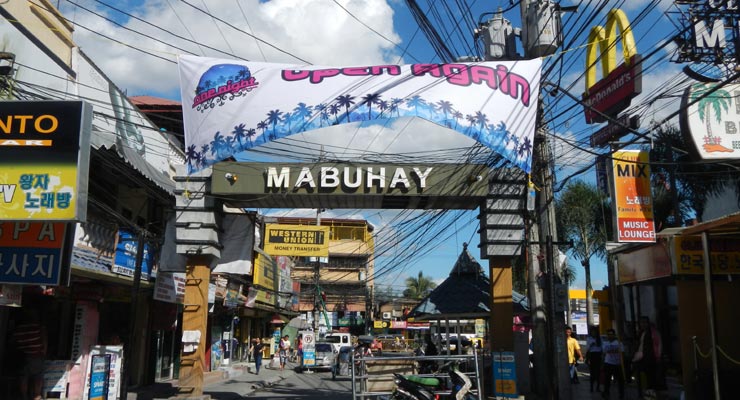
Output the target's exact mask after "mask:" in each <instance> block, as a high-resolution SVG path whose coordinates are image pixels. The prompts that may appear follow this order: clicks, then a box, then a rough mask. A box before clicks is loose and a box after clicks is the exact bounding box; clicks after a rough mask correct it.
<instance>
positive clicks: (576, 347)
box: [565, 326, 583, 384]
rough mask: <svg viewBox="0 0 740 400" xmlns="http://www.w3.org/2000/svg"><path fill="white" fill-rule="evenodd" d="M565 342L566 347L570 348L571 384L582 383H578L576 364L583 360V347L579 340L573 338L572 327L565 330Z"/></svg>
mask: <svg viewBox="0 0 740 400" xmlns="http://www.w3.org/2000/svg"><path fill="white" fill-rule="evenodd" d="M565 338H566V339H565V340H566V346H567V347H568V368H569V372H570V382H571V383H576V384H577V383H581V382H580V381H578V371H577V370H576V363H577V362H578V361H579V360H583V354H581V345H580V344H578V340H576V338H574V337H573V329H571V327H569V326H568V327H566V328H565Z"/></svg>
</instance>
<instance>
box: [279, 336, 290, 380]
mask: <svg viewBox="0 0 740 400" xmlns="http://www.w3.org/2000/svg"><path fill="white" fill-rule="evenodd" d="M278 353H279V356H280V370H281V371H282V370H284V369H285V363H286V362H288V354H290V337H289V336H288V335H285V336H283V338H282V339H280V348H279V349H278Z"/></svg>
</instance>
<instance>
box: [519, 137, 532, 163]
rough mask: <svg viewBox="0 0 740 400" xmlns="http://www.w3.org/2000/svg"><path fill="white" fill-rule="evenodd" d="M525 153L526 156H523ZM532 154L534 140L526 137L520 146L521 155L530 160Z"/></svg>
mask: <svg viewBox="0 0 740 400" xmlns="http://www.w3.org/2000/svg"><path fill="white" fill-rule="evenodd" d="M524 155H526V157H523V156H524ZM530 155H532V142H531V141H530V140H529V138H528V137H525V138H524V143H522V144H521V145H520V146H519V157H523V158H524V159H525V160H528V159H529V156H530Z"/></svg>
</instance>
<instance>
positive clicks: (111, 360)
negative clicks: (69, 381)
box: [83, 346, 123, 400]
mask: <svg viewBox="0 0 740 400" xmlns="http://www.w3.org/2000/svg"><path fill="white" fill-rule="evenodd" d="M101 359H102V360H103V361H101ZM90 360H91V362H90V364H91V367H90V368H88V369H87V373H86V375H85V391H84V394H85V396H84V398H83V400H93V399H101V400H118V398H119V397H120V395H121V393H120V392H121V367H122V366H123V346H92V348H91V349H90ZM95 360H98V361H97V362H98V365H97V366H96V365H95V362H96V361H95ZM103 362H104V364H103ZM104 367H106V368H107V369H105V370H103V368H104ZM103 379H105V380H107V387H105V386H106V385H105V384H104V383H105V381H103ZM94 384H96V385H97V386H93V385H94ZM103 387H105V389H106V390H105V394H101V393H100V391H101V390H100V389H101V388H103ZM93 394H95V396H97V397H93Z"/></svg>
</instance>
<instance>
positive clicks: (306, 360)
mask: <svg viewBox="0 0 740 400" xmlns="http://www.w3.org/2000/svg"><path fill="white" fill-rule="evenodd" d="M298 333H299V334H300V335H303V365H305V366H313V365H316V340H315V339H316V336H315V335H314V333H313V331H300V332H298Z"/></svg>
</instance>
